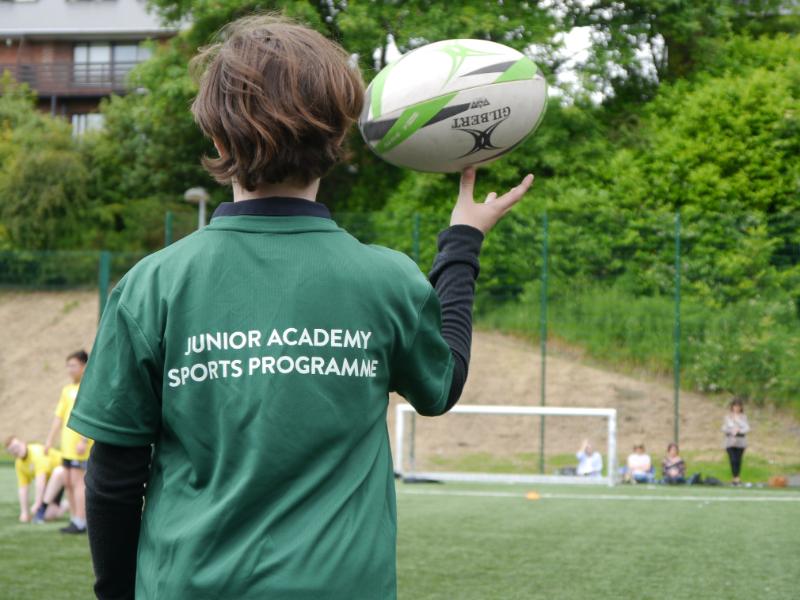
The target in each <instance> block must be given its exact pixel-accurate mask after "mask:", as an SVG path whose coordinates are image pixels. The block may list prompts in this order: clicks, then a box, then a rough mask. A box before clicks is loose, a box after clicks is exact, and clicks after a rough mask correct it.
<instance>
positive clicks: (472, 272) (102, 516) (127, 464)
mask: <svg viewBox="0 0 800 600" xmlns="http://www.w3.org/2000/svg"><path fill="white" fill-rule="evenodd" d="M482 242H483V234H482V233H481V232H480V231H479V230H477V229H475V228H474V227H470V226H468V225H454V226H452V227H449V228H448V229H446V230H444V231H443V232H442V233H440V234H439V240H438V249H439V252H438V254H437V255H436V258H435V259H434V262H433V267H432V268H431V272H430V274H429V279H430V282H431V284H432V285H433V286H434V289H435V290H436V294H437V296H438V297H439V302H440V304H441V307H442V338H444V340H445V341H446V342H447V344H448V346H450V351H451V352H452V354H453V359H454V361H455V364H454V368H453V380H452V383H451V385H450V393H449V394H448V399H447V406H446V410H450V408H452V407H453V406H454V405H455V403H456V402H457V401H458V399H459V398H460V397H461V392H462V391H463V389H464V384H465V383H466V380H467V372H468V370H469V358H470V346H471V343H472V304H473V300H474V297H475V280H476V279H477V277H478V272H479V270H480V263H479V260H478V255H479V253H480V248H481V244H482ZM150 458H151V448H150V446H136V447H123V446H116V445H113V444H105V443H102V442H96V443H95V444H94V447H93V449H92V454H91V457H90V458H89V467H88V469H87V473H86V516H87V524H88V528H89V546H90V548H91V552H92V561H93V563H94V571H95V578H96V582H95V586H94V591H95V594H96V595H97V597H98V598H100V599H101V600H133V598H134V594H135V584H136V552H137V547H138V543H139V529H140V526H141V516H142V506H143V498H144V488H145V483H146V482H147V480H148V478H149V474H150Z"/></svg>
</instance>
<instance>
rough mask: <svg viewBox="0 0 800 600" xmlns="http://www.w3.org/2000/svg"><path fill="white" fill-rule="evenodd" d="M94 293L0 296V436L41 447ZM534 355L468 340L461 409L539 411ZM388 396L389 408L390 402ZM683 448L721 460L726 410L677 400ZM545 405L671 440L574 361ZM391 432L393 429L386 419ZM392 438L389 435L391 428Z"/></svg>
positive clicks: (498, 420)
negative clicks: (596, 410)
mask: <svg viewBox="0 0 800 600" xmlns="http://www.w3.org/2000/svg"><path fill="white" fill-rule="evenodd" d="M97 304H98V301H97V294H96V293H95V292H75V291H70V292H24V293H23V292H2V293H0V332H2V344H0V437H5V435H7V434H8V433H11V432H16V433H18V434H19V435H22V436H25V437H27V438H28V439H38V440H41V439H43V437H44V436H45V435H46V433H47V429H48V427H49V423H50V418H51V414H52V411H53V409H54V408H55V404H56V401H57V399H58V394H59V391H60V389H61V386H63V385H64V383H66V381H65V373H64V367H63V365H64V357H65V356H66V355H67V354H69V353H70V352H72V351H74V350H76V349H79V348H82V347H83V348H86V349H87V350H89V349H90V347H91V344H92V340H93V338H94V333H95V327H96V322H97ZM539 387H540V380H539V354H538V352H537V351H536V350H535V349H534V348H533V347H532V346H531V345H530V344H529V343H526V342H524V341H521V340H519V339H516V338H514V337H510V336H506V335H501V334H498V333H492V332H476V334H475V337H474V343H473V361H472V365H471V367H470V377H469V382H468V384H467V387H466V389H465V391H464V395H463V397H462V403H465V404H467V403H468V404H512V405H538V404H539ZM396 401H397V400H396V398H393V399H392V403H393V404H394V403H396ZM681 402H682V404H681V408H682V410H681V442H682V446H683V447H684V448H685V449H691V450H693V451H695V452H700V454H701V455H707V456H708V457H709V458H710V457H714V456H719V453H720V442H721V436H720V433H719V427H720V424H721V419H722V416H723V414H724V407H723V406H722V405H721V404H720V401H718V400H712V399H709V398H706V397H704V396H702V395H698V394H689V393H683V395H682V399H681ZM547 403H548V404H549V405H552V406H593V407H614V408H617V409H618V411H619V448H620V454H621V455H624V454H626V453H627V451H628V448H629V447H630V446H631V445H632V444H633V443H634V442H635V441H639V440H642V441H644V442H645V443H646V444H647V445H648V447H649V448H650V449H651V451H652V452H653V453H655V454H660V453H661V449H662V448H663V447H664V446H665V445H666V443H667V442H669V441H670V440H671V438H672V427H673V423H672V411H673V404H672V389H671V387H670V385H669V383H668V382H659V381H646V380H643V379H637V378H633V377H629V376H625V375H620V374H617V373H613V372H609V371H604V370H602V369H598V368H595V367H591V366H587V365H585V364H582V363H581V362H580V361H578V360H576V359H569V358H565V357H559V356H553V357H549V358H548V365H547ZM748 414H749V417H750V421H751V423H752V424H753V426H754V432H753V435H752V436H751V447H752V449H753V451H754V452H756V453H758V454H759V455H761V456H765V457H769V458H770V459H772V460H775V461H776V462H792V461H796V460H797V457H798V456H800V425H798V423H797V421H796V420H794V419H792V418H791V417H790V416H789V415H788V414H785V413H782V412H779V411H775V410H773V409H755V408H750V409H748ZM389 421H390V422H389V426H390V427H392V426H393V411H392V412H391V413H390V419H389ZM390 431H392V432H393V431H394V430H393V429H390ZM417 431H418V434H419V435H418V436H417V439H418V454H419V455H420V456H429V457H430V456H435V455H437V454H440V455H443V456H445V455H447V456H453V455H458V454H473V453H479V452H487V453H489V454H503V453H507V454H514V453H521V452H534V451H536V449H537V448H538V443H539V442H538V439H539V438H538V436H539V433H538V432H539V421H538V419H536V418H527V417H526V418H507V417H492V418H485V417H484V418H480V417H472V416H462V415H450V416H447V417H444V418H439V419H425V418H418V419H417ZM587 436H588V437H591V438H592V440H593V441H594V443H595V445H596V446H597V447H599V448H600V449H601V450H602V449H604V445H605V435H604V428H603V423H602V422H601V421H600V420H598V419H588V418H587V419H564V418H550V419H548V421H547V435H546V439H547V449H548V453H564V452H574V451H575V449H576V445H577V444H578V443H579V442H580V439H581V438H583V437H587Z"/></svg>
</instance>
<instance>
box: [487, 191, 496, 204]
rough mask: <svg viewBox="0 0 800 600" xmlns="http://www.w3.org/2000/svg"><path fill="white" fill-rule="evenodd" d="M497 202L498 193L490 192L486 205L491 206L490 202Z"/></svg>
mask: <svg viewBox="0 0 800 600" xmlns="http://www.w3.org/2000/svg"><path fill="white" fill-rule="evenodd" d="M495 200H497V192H490V193H489V195H488V196H486V200H485V203H486V204H489V203H490V202H494V201H495Z"/></svg>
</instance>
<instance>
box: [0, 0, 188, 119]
mask: <svg viewBox="0 0 800 600" xmlns="http://www.w3.org/2000/svg"><path fill="white" fill-rule="evenodd" d="M176 31H177V29H176V28H175V27H165V26H164V25H162V24H161V23H160V21H159V19H158V17H156V16H155V15H154V14H151V13H149V12H148V11H147V6H146V3H145V0H0V73H2V72H3V71H5V70H8V71H10V72H11V74H12V76H13V77H14V78H15V79H16V80H17V81H20V82H25V83H27V84H28V85H30V87H31V88H32V89H34V90H35V91H36V94H37V96H38V99H39V107H40V108H41V109H42V110H47V111H49V112H50V113H51V114H53V115H62V116H64V117H66V118H67V119H69V120H70V121H71V122H72V124H73V128H74V130H75V132H76V133H78V134H79V133H82V132H83V131H85V130H87V129H91V128H93V127H95V126H97V125H99V124H100V122H101V121H100V119H101V117H100V115H98V114H97V106H98V104H99V102H100V100H101V99H102V98H103V97H105V96H108V95H110V94H112V93H117V94H120V93H124V92H125V91H126V90H127V86H126V78H127V75H128V73H129V72H130V70H131V69H132V68H133V67H134V66H135V65H136V64H137V63H139V62H141V61H142V60H145V59H146V58H148V57H149V56H150V54H151V52H152V50H151V45H149V44H144V42H145V41H147V40H154V41H156V42H157V41H159V40H164V39H167V38H169V37H171V36H172V35H174V34H175V33H176Z"/></svg>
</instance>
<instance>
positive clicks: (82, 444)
mask: <svg viewBox="0 0 800 600" xmlns="http://www.w3.org/2000/svg"><path fill="white" fill-rule="evenodd" d="M88 445H89V443H88V442H87V441H86V440H85V439H81V440H79V441H78V443H77V444H75V452H77V453H78V456H83V453H84V452H86V447H87V446H88Z"/></svg>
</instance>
